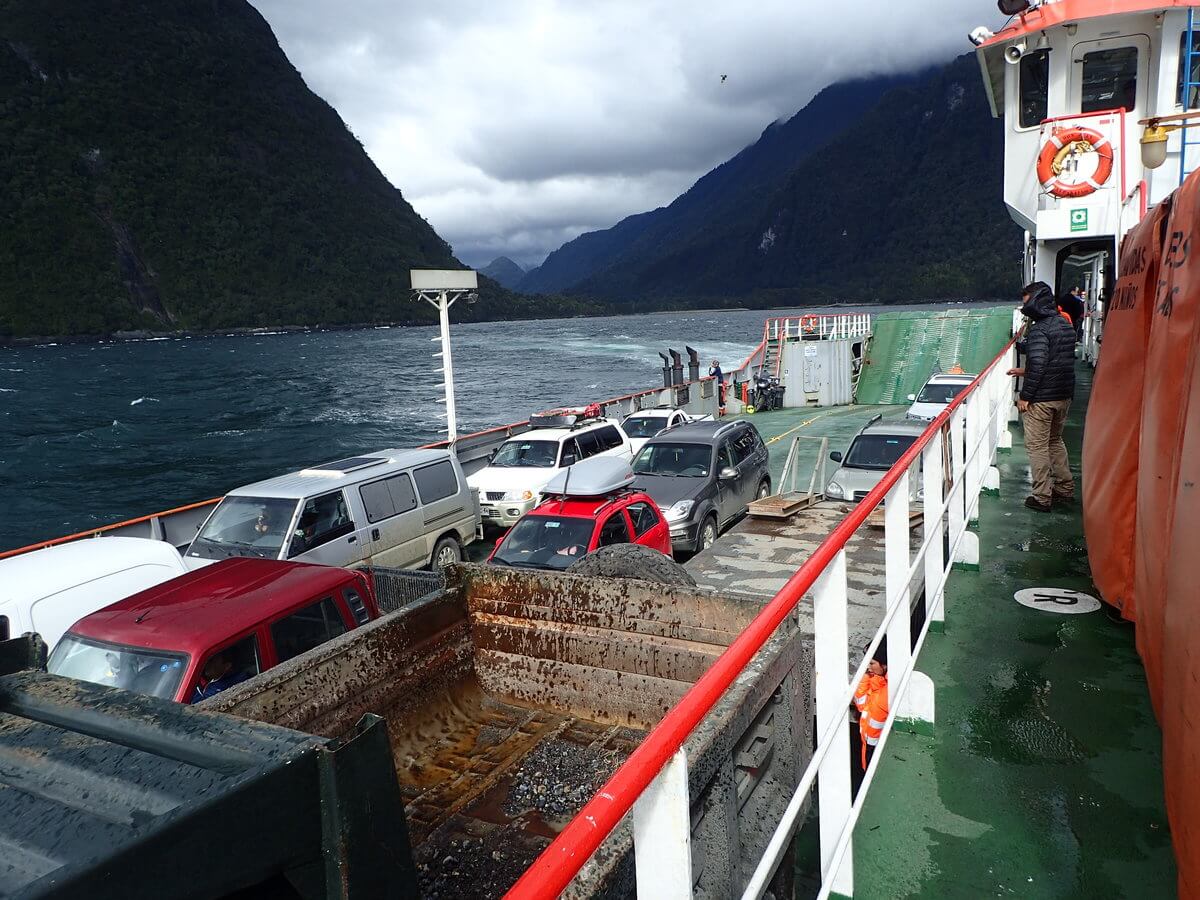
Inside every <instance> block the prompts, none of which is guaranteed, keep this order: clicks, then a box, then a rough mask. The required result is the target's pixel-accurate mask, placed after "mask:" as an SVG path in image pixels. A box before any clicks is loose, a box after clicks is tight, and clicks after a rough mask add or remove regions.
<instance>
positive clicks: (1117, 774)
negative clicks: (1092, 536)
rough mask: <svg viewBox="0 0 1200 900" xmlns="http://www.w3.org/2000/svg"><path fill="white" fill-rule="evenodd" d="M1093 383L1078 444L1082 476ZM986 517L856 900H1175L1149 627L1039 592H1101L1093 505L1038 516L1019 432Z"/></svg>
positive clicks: (900, 756) (887, 767)
mask: <svg viewBox="0 0 1200 900" xmlns="http://www.w3.org/2000/svg"><path fill="white" fill-rule="evenodd" d="M1090 375H1091V373H1090V370H1088V369H1085V368H1083V367H1080V369H1079V377H1080V385H1079V390H1078V392H1077V395H1076V402H1075V404H1074V406H1073V408H1072V411H1071V419H1070V422H1069V426H1068V429H1067V432H1066V438H1067V444H1068V447H1069V449H1070V452H1071V460H1072V464H1073V465H1074V467H1075V470H1076V473H1077V477H1078V467H1079V452H1080V446H1081V443H1082V435H1083V418H1084V412H1085V407H1086V401H1087V394H1088V389H1089V388H1090ZM1013 438H1014V444H1015V446H1014V448H1013V451H1012V453H1011V454H1007V455H1002V456H1001V457H1000V461H999V462H1000V474H1001V495H1000V496H999V497H983V498H982V499H981V504H980V522H979V534H980V557H981V563H982V566H981V570H980V571H979V572H960V573H956V574H955V575H954V576H953V577H952V578H951V579H950V583H949V587H948V592H947V601H946V632H945V634H931V635H930V636H929V638H928V640H927V641H926V644H925V647H924V649H923V651H922V653H921V657H920V660H919V666H918V667H919V668H920V669H921V670H922V671H924V672H926V673H928V674H929V675H930V676H931V677H932V678H933V681H934V683H935V684H936V686H937V693H936V698H937V700H936V702H937V712H936V718H937V724H936V726H935V733H934V736H933V737H932V738H930V737H920V736H916V735H912V734H904V733H893V735H892V737H891V739H890V740H889V742H888V745H887V748H886V751H885V758H884V759H883V760H882V763H883V764H882V766H881V767H880V770H879V774H878V777H877V779H876V781H875V783H874V785H873V786H872V788H871V792H870V794H869V795H868V798H867V802H866V804H865V807H864V809H863V814H862V817H861V819H860V820H859V823H858V827H857V829H856V830H855V844H854V865H855V872H854V880H855V892H854V896H855V897H856V898H858V897H866V898H875V897H879V898H898V897H984V896H1020V897H1055V898H1058V897H1089V898H1091V897H1171V896H1174V895H1175V863H1174V858H1173V856H1172V851H1171V843H1170V833H1169V831H1168V826H1167V819H1166V813H1165V811H1164V806H1163V789H1162V760H1161V737H1160V732H1159V729H1158V726H1157V724H1156V723H1155V720H1154V716H1153V713H1152V711H1151V708H1150V701H1149V696H1148V694H1147V690H1146V680H1145V676H1144V673H1143V670H1142V666H1141V663H1140V661H1139V659H1138V655H1137V652H1136V650H1135V649H1134V635H1133V628H1132V627H1131V626H1129V625H1123V624H1118V623H1116V622H1114V621H1113V620H1112V619H1111V618H1110V617H1109V615H1108V614H1107V612H1106V609H1102V610H1101V611H1099V612H1095V613H1090V614H1087V615H1079V616H1056V615H1051V614H1048V613H1043V612H1038V611H1036V610H1031V609H1027V608H1025V607H1023V606H1020V605H1018V604H1017V603H1015V602H1014V600H1013V592H1014V591H1016V590H1018V589H1019V588H1023V587H1038V586H1062V587H1069V588H1075V589H1079V590H1086V591H1090V592H1093V593H1094V589H1093V587H1092V583H1091V578H1090V575H1089V569H1088V562H1087V557H1086V555H1085V551H1084V543H1083V526H1082V519H1081V515H1080V513H1079V510H1078V507H1076V508H1075V509H1074V510H1071V511H1061V512H1059V511H1056V512H1053V513H1050V514H1044V513H1035V512H1032V511H1029V510H1026V509H1025V508H1024V507H1023V506H1022V505H1021V504H1022V501H1023V500H1024V498H1025V496H1026V494H1027V492H1028V489H1029V470H1028V460H1027V457H1026V455H1025V449H1024V445H1023V443H1022V435H1021V431H1020V428H1019V426H1016V425H1014V426H1013Z"/></svg>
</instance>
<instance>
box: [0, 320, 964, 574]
mask: <svg viewBox="0 0 1200 900" xmlns="http://www.w3.org/2000/svg"><path fill="white" fill-rule="evenodd" d="M946 306H947V304H928V305H926V306H924V307H922V308H926V309H944V308H945V307H946ZM908 308H909V309H911V308H912V307H908ZM879 310H880V308H879V307H868V306H863V307H855V308H853V309H850V308H840V309H838V310H836V311H837V312H871V311H874V312H878V311H879ZM819 311H820V310H813V309H808V310H790V311H782V310H781V311H774V312H769V313H767V312H762V311H757V310H755V311H750V310H732V311H699V312H684V313H653V314H645V315H636V316H609V317H604V318H595V319H551V320H543V321H529V322H487V323H478V324H454V325H453V326H452V328H451V339H452V341H453V354H454V368H455V373H456V378H455V384H456V387H457V392H458V415H459V431H460V433H467V432H471V431H478V430H480V429H483V428H488V427H490V426H493V425H503V424H507V423H509V422H516V421H521V420H522V419H524V418H526V417H527V416H528V415H529V413H531V412H535V411H537V410H541V409H546V408H548V407H552V406H557V405H563V404H578V403H586V402H589V401H592V400H604V399H608V398H611V397H616V396H619V395H621V394H625V393H629V392H631V391H635V390H640V389H643V388H649V387H654V386H655V385H658V384H661V383H662V382H661V373H660V367H661V365H662V361H661V360H660V359H659V357H658V352H659V351H660V350H662V351H665V350H666V349H667V348H668V347H673V348H675V349H676V350H679V351H680V352H681V353H682V352H683V350H684V347H685V345H690V346H692V347H694V348H696V350H698V351H699V353H700V359H701V362H702V363H703V364H704V369H703V371H704V372H707V366H708V363H709V362H710V361H711V360H712V359H713V358H717V359H720V360H721V364H722V366H724V368H725V370H726V371H729V370H731V369H733V368H735V367H736V366H738V365H740V364H741V362H742V360H744V359H745V358H746V356H747V355H748V354H749V353H750V351H751V350H753V349H754V347H755V346H756V345H757V344H758V342H759V341H760V340H761V339H762V328H763V320H764V319H765V318H766V317H767V316H769V315H771V316H774V315H787V314H789V313H791V314H800V313H812V312H819ZM438 349H439V347H438V343H437V329H436V328H428V327H426V328H373V329H371V328H368V329H363V330H358V331H336V332H317V331H313V332H295V333H287V334H280V333H276V334H256V335H237V336H225V337H196V338H160V339H154V340H148V341H137V342H128V343H98V344H62V345H54V344H48V345H44V346H37V347H22V348H3V347H0V504H2V507H3V514H2V515H0V550H3V549H8V548H12V547H19V546H23V545H25V544H28V543H31V542H34V541H40V540H46V539H49V538H53V537H58V536H61V535H65V534H70V533H73V532H77V531H84V530H87V529H90V528H95V527H98V526H100V525H106V524H109V523H112V522H117V521H121V520H123V519H128V518H132V517H135V516H142V515H147V514H149V513H153V512H158V511H160V510H163V509H167V508H170V507H173V506H181V505H183V504H186V503H191V502H195V501H199V500H205V499H208V498H210V497H214V496H217V495H219V494H221V493H223V492H225V491H227V490H229V489H231V488H234V487H237V486H238V485H242V484H247V483H249V482H252V481H256V480H258V479H261V478H268V477H270V476H272V475H278V474H282V473H284V472H288V471H291V470H294V469H298V468H302V467H303V466H306V465H312V464H314V463H319V462H324V461H328V460H331V459H337V458H339V457H343V456H347V455H350V454H354V453H359V452H361V451H364V450H379V449H383V448H385V447H413V446H418V445H420V444H423V443H427V442H429V441H434V440H438V439H439V438H440V437H442V436H443V429H444V428H445V418H444V412H445V407H444V404H442V403H439V402H438V399H439V398H440V397H441V396H442V391H441V388H440V387H439V385H440V383H441V380H442V379H441V369H440V366H441V361H440V360H439V359H436V358H435V357H434V356H433V354H434V353H435V352H436V351H437V350H438Z"/></svg>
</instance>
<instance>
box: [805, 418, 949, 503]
mask: <svg viewBox="0 0 1200 900" xmlns="http://www.w3.org/2000/svg"><path fill="white" fill-rule="evenodd" d="M926 427H927V426H926V423H924V422H915V421H912V420H911V419H909V420H903V419H901V420H898V421H891V422H884V421H882V416H875V418H873V419H871V421H870V422H868V423H867V424H866V425H865V426H864V427H863V429H862V430H861V431H860V432H859V433H858V434H856V435H855V436H854V440H852V441H851V442H850V447H849V448H848V449H847V450H846V453H845V455H844V456H843V455H842V453H841V452H840V451H838V450H834V451H833V452H832V453H830V454H829V458H830V459H832V460H833V461H834V462H835V463H839V466H838V470H837V471H836V472H834V473H833V478H832V479H831V480H830V482H829V484H827V485H826V486H825V496H826V497H828V498H829V499H831V500H848V501H850V502H851V503H857V502H858V501H860V500H862V499H863V498H864V497H866V496H867V494H869V493H870V492H871V489H872V488H874V487H875V485H877V484H879V482H880V481H881V480H882V479H883V476H884V473H885V472H887V470H888V469H890V468H891V467H892V466H893V465H894V464H895V462H896V460H898V459H899V458H900V457H901V456H903V455H904V451H905V450H907V449H908V448H909V447H911V446H912V445H913V442H914V441H915V440H916V439H917V438H918V437H920V436H921V433H922V432H923V431H924V430H925V428H926ZM908 497H909V501H910V502H918V501H921V500H923V499H924V498H925V491H924V488H923V487H922V486H921V479H920V478H912V479H910V481H909V492H908Z"/></svg>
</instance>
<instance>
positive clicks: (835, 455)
mask: <svg viewBox="0 0 1200 900" xmlns="http://www.w3.org/2000/svg"><path fill="white" fill-rule="evenodd" d="M829 458H830V459H832V460H833V461H834V462H835V463H840V462H841V461H842V451H841V450H834V451H833V452H832V453H830V454H829Z"/></svg>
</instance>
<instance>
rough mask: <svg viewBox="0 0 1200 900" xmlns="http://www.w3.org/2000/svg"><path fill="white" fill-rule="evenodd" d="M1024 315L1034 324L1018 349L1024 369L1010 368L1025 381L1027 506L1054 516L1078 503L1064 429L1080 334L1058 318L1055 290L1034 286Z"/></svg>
mask: <svg viewBox="0 0 1200 900" xmlns="http://www.w3.org/2000/svg"><path fill="white" fill-rule="evenodd" d="M1021 300H1022V301H1023V302H1024V305H1023V306H1022V307H1021V314H1022V315H1024V316H1025V317H1026V318H1027V319H1029V320H1030V322H1031V324H1030V325H1029V327H1028V328H1027V329H1026V332H1025V340H1024V342H1023V346H1022V344H1020V343H1019V344H1018V345H1017V348H1018V349H1019V350H1021V351H1022V352H1023V353H1024V354H1025V366H1024V367H1023V368H1019V369H1009V370H1008V374H1009V375H1019V376H1022V377H1023V378H1024V381H1023V382H1022V384H1021V397H1020V399H1019V400H1018V401H1017V409H1018V410H1020V412H1021V413H1022V415H1023V417H1024V426H1025V450H1026V452H1027V453H1028V454H1029V467H1030V469H1031V470H1032V472H1033V493H1032V494H1031V495H1030V496H1029V497H1026V498H1025V505H1026V506H1027V507H1029V508H1030V509H1034V510H1037V511H1038V512H1049V511H1050V508H1051V506H1052V505H1053V504H1054V503H1055V502H1058V503H1074V502H1075V479H1074V478H1073V477H1072V476H1071V464H1070V461H1069V460H1068V459H1067V445H1066V444H1064V443H1063V439H1062V433H1063V426H1064V425H1065V424H1066V421H1067V411H1068V410H1070V408H1071V398H1072V397H1073V396H1074V395H1075V329H1074V328H1072V327H1071V326H1070V325H1068V324H1067V322H1066V320H1065V319H1064V318H1063V317H1062V316H1061V315H1059V312H1058V304H1057V302H1055V299H1054V292H1053V291H1052V290H1051V289H1050V286H1049V285H1047V284H1045V283H1044V282H1041V281H1035V282H1034V283H1033V284H1031V285H1029V286H1028V287H1026V288H1025V290H1024V291H1022V292H1021Z"/></svg>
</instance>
